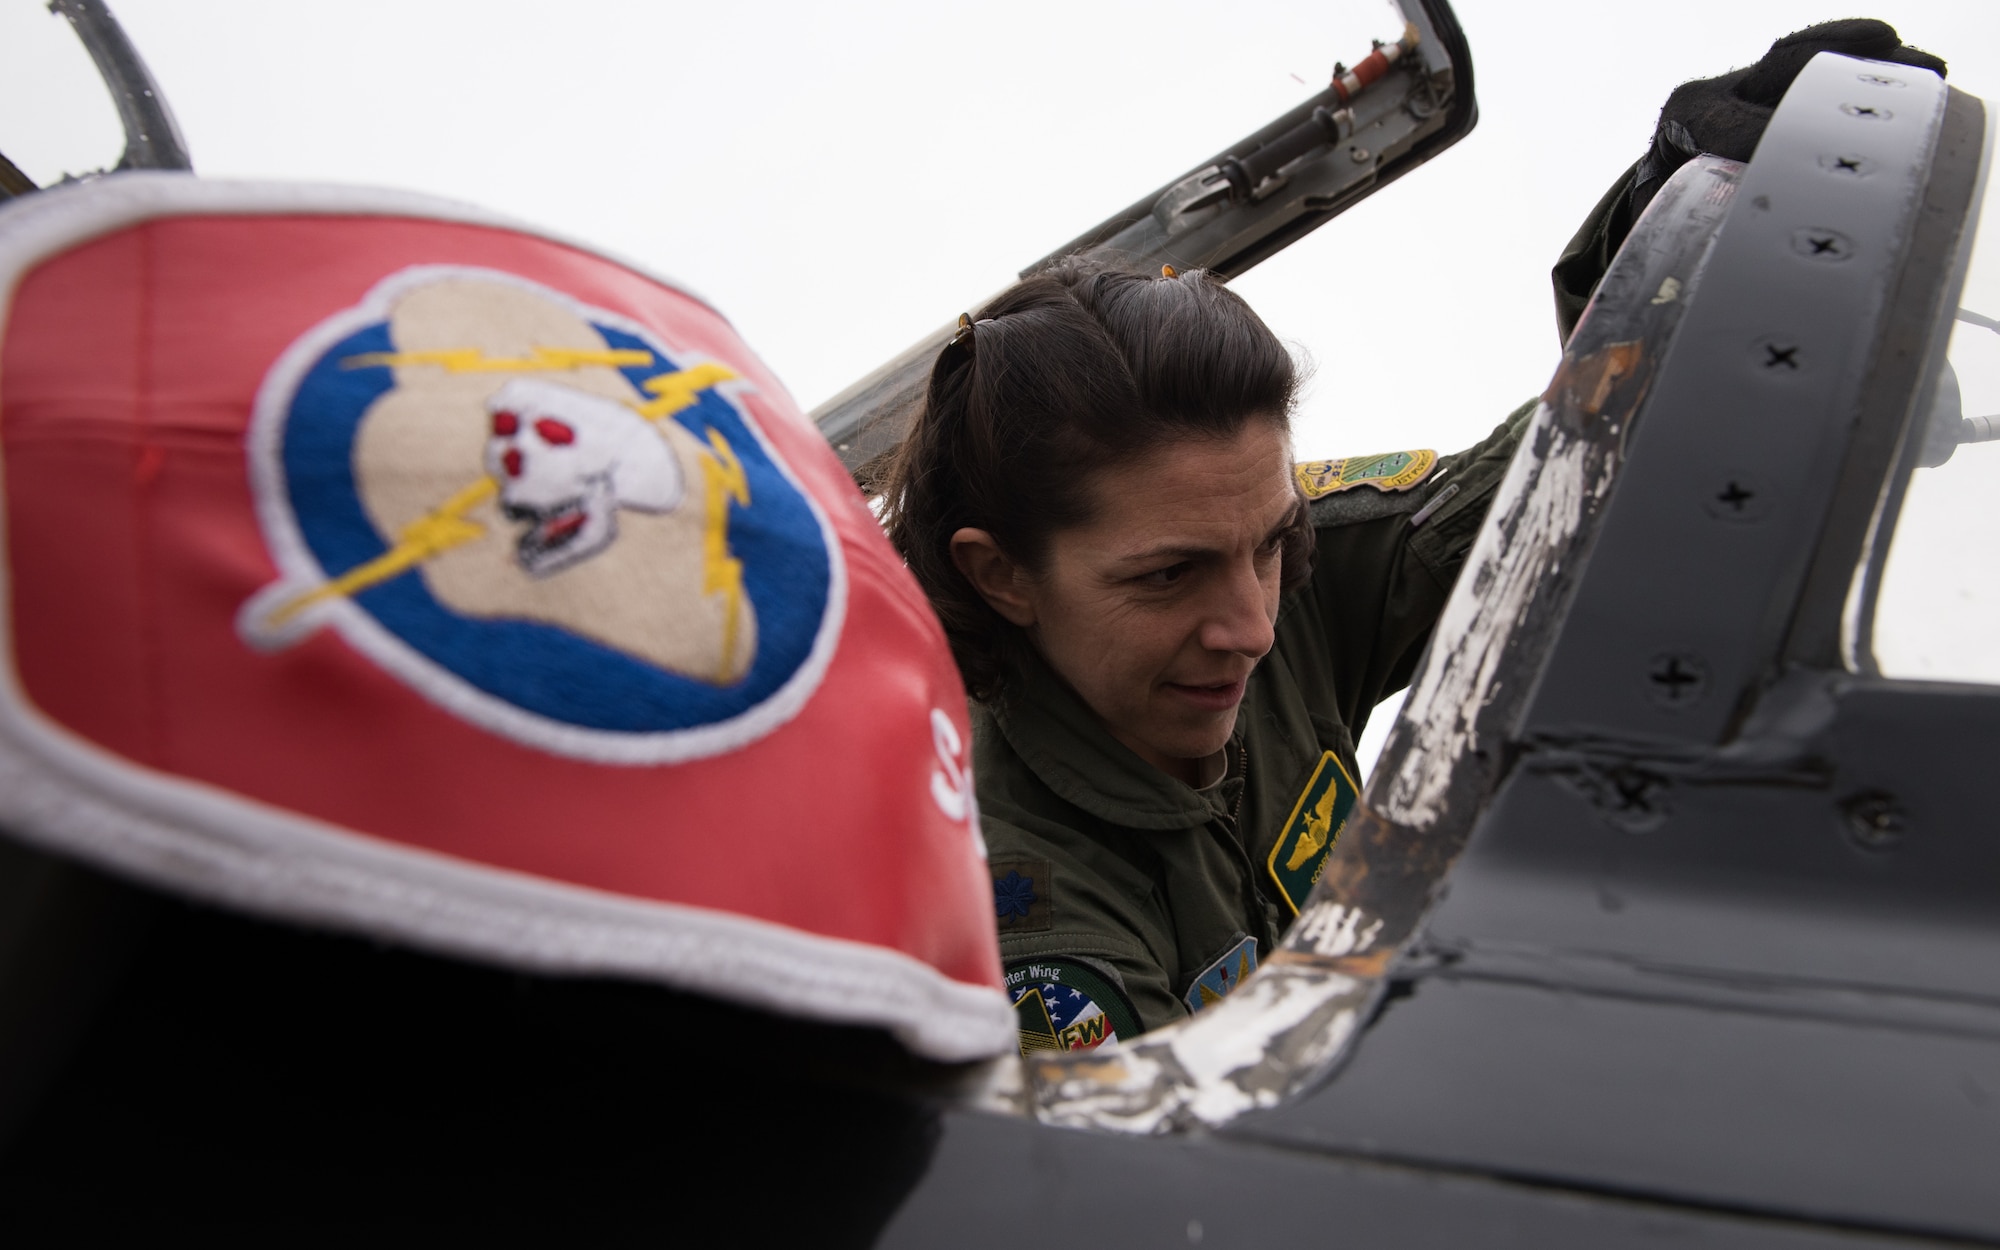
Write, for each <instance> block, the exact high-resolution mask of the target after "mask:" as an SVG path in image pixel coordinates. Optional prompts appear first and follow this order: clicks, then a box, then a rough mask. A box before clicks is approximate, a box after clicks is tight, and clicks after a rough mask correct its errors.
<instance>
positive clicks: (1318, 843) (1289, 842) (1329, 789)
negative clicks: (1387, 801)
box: [1268, 751, 1360, 916]
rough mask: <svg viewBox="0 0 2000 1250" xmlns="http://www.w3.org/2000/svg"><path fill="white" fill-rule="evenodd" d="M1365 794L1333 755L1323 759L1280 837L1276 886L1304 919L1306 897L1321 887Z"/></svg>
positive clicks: (1275, 851)
mask: <svg viewBox="0 0 2000 1250" xmlns="http://www.w3.org/2000/svg"><path fill="white" fill-rule="evenodd" d="M1359 793H1360V787H1358V786H1356V785H1355V784H1354V779H1353V778H1352V777H1349V776H1348V775H1347V770H1346V769H1345V768H1342V767H1341V766H1340V760H1339V758H1338V757H1337V756H1335V755H1334V753H1333V752H1331V751H1328V752H1327V753H1326V754H1325V755H1322V756H1320V758H1319V766H1318V767H1317V768H1314V769H1313V774H1312V779H1311V780H1309V781H1307V782H1306V788H1305V792H1304V793H1302V794H1300V795H1299V801H1298V805H1297V806H1296V807H1294V808H1292V815H1291V818H1290V819H1288V820H1286V821H1285V828H1284V832H1282V833H1280V834H1279V835H1278V844H1277V845H1276V846H1274V847H1272V848H1271V858H1270V860H1269V861H1268V863H1269V867H1270V870H1271V880H1272V881H1274V882H1276V883H1277V886H1278V893H1279V894H1280V895H1281V896H1282V897H1283V898H1284V900H1285V902H1286V903H1287V904H1289V905H1290V906H1291V909H1292V914H1293V915H1295V916H1296V915H1297V914H1298V912H1299V906H1300V905H1301V904H1303V903H1304V902H1305V899H1306V895H1307V894H1309V893H1311V891H1312V888H1313V886H1314V885H1315V884H1317V883H1318V881H1319V874H1320V873H1321V872H1322V871H1324V870H1325V868H1326V856H1327V853H1328V852H1329V851H1331V850H1332V849H1333V844H1334V843H1335V842H1336V841H1337V840H1339V838H1340V831H1341V829H1342V827H1343V826H1345V825H1346V824H1347V817H1348V815H1349V814H1350V813H1351V812H1353V811H1354V800H1355V797H1356V796H1357V795H1358V794H1359Z"/></svg>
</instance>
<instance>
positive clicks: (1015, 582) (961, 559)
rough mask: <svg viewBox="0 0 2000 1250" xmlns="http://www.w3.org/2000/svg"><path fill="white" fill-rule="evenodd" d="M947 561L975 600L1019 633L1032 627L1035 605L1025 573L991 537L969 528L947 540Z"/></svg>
mask: <svg viewBox="0 0 2000 1250" xmlns="http://www.w3.org/2000/svg"><path fill="white" fill-rule="evenodd" d="M951 560H952V563H953V564H956V565H957V566H958V571H959V572H961V573H963V574H965V580H966V581H968V582H971V583H972V588H973V589H974V590H976V591H978V592H979V597H980V598H982V599H984V600H986V602H987V603H989V604H991V605H992V607H993V610H994V611H995V612H998V613H999V614H1000V615H1001V616H1002V617H1004V618H1005V619H1006V620H1008V621H1011V622H1013V623H1014V624H1016V625H1019V626H1020V627H1021V628H1023V629H1027V628H1028V627H1029V626H1031V625H1033V624H1034V623H1035V601H1034V597H1033V596H1032V595H1031V594H1030V593H1029V580H1028V576H1027V571H1026V570H1025V569H1023V568H1022V567H1021V566H1020V565H1018V564H1016V563H1015V562H1014V559H1013V557H1011V556H1009V555H1008V554H1007V553H1006V552H1004V551H1002V550H1001V549H1000V544H999V543H997V542H995V541H993V535H991V534H989V533H987V532H986V531H985V530H978V529H973V528H971V527H970V526H967V527H966V528H964V529H962V530H959V531H958V532H957V533H955V534H953V535H952V536H951Z"/></svg>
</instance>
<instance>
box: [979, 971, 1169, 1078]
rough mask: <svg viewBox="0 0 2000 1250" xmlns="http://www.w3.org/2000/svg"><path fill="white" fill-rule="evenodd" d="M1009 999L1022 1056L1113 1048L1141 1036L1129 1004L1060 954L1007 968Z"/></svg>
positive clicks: (1099, 976)
mask: <svg viewBox="0 0 2000 1250" xmlns="http://www.w3.org/2000/svg"><path fill="white" fill-rule="evenodd" d="M1007 996H1008V997H1009V998H1011V999H1012V1000H1013V1001H1014V1016H1015V1020H1016V1022H1017V1023H1018V1025H1019V1027H1020V1030H1021V1055H1022V1057H1024V1058H1033V1057H1034V1056H1035V1055H1037V1054H1045V1053H1051V1052H1055V1053H1060V1052H1065V1051H1072V1050H1095V1049H1097V1048H1099V1047H1103V1046H1110V1047H1114V1048H1115V1047H1116V1045H1117V1043H1118V1039H1120V1038H1125V1039H1128V1040H1129V1039H1131V1038H1134V1037H1137V1036H1138V1035H1139V1032H1140V1030H1139V1013H1138V1011H1137V1010H1136V1009H1135V1008H1134V1007H1133V1006H1132V1000H1131V999H1129V998H1127V997H1125V992H1124V991H1123V990H1121V989H1119V988H1118V986H1116V985H1115V984H1113V983H1112V981H1111V979H1110V978H1109V977H1107V976H1105V975H1104V974H1102V973H1100V972H1098V971H1097V970H1096V969H1095V968H1092V967H1091V966H1090V965H1088V964H1086V963H1084V962H1082V961H1081V960H1077V959H1066V958H1063V957H1061V956H1056V957H1051V958H1043V957H1037V958H1033V959H1019V960H1016V961H1014V962H1013V963H1010V964H1008V965H1007Z"/></svg>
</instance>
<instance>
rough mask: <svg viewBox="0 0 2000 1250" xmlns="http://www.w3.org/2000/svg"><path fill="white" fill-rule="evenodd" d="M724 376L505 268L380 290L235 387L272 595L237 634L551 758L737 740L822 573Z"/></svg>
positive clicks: (798, 668) (811, 609) (828, 569)
mask: <svg viewBox="0 0 2000 1250" xmlns="http://www.w3.org/2000/svg"><path fill="white" fill-rule="evenodd" d="M743 385H744V384H743V383H741V382H738V381H737V379H736V375H735V373H734V372H733V371H732V370H730V369H729V368H728V367H726V366H724V365H722V364H719V363H716V362H712V361H694V360H688V359H682V358H681V357H680V356H679V355H678V354H676V353H675V352H673V351H671V350H669V349H668V348H667V347H666V346H664V345H663V344H661V343H660V342H658V341H657V339H656V338H655V336H653V335H652V334H651V333H650V332H648V331H647V330H646V329H645V328H644V327H641V326H639V325H636V324H634V323H632V322H630V321H628V320H626V319H625V318H622V317H619V316H617V315H616V314H613V313H610V312H607V311H604V310H602V309H595V308H591V307H588V306H586V305H583V304H581V303H579V302H578V301H576V300H574V299H572V298H570V297H569V296H567V295H564V294H563V293H561V292H558V291H555V290H553V289H551V288H548V287H546V286H542V285H540V284H537V283H533V282H529V281H527V280H525V279H522V278H519V277H517V276H514V275H511V274H506V273H502V272H498V271H493V270H481V269H466V268H455V267H442V266H439V267H420V268H415V269H409V270H404V271H403V272H401V273H397V274H394V275H391V276H390V277H388V278H386V279H384V280H383V281H382V282H380V283H378V284H377V285H376V287H375V288H374V290H372V291H370V292H369V294H368V295H367V296H366V297H365V298H364V299H363V300H362V301H361V303H360V304H358V305H356V306H355V307H353V308H350V309H346V310H343V311H340V312H338V313H336V314H334V315H333V316H331V317H329V318H328V319H327V320H325V321H323V322H322V323H320V324H319V325H318V326H316V327H315V328H314V329H313V330H311V331H309V332H308V333H307V334H305V335H304V336H302V337H301V338H300V339H299V340H298V341H297V342H296V343H294V344H293V345H292V347H291V348H290V349H289V350H288V351H287V352H286V353H285V354H284V356H283V357H282V358H281V359H280V360H279V361H278V363H277V364H276V365H274V366H273V368H272V370H271V372H270V374H269V376H268V377H267V378H266V380H265V384H264V387H263V389H262V391H261V392H260V394H259V397H258V406H257V413H256V417H255V424H254V426H253V430H252V440H251V441H252V450H251V457H252V464H251V470H252V480H253V482H254V484H255V488H256V491H257V497H258V500H257V501H258V509H259V518H260V521H261V523H262V528H263V530H264V536H265V540H266V543H267V545H268V546H269V548H270V550H271V554H272V557H273V559H274V560H275V562H276V563H277V565H278V568H279V570H280V576H279V578H278V580H277V581H275V582H273V583H272V584H271V585H269V586H267V587H265V588H264V589H263V590H262V591H260V592H259V593H258V594H257V595H256V596H254V597H253V598H252V599H251V600H250V601H249V602H248V603H246V604H245V605H244V608H243V611H242V613H241V615H240V616H239V621H238V625H239V630H240V632H241V633H242V634H243V636H244V638H245V639H246V640H247V641H249V642H250V643H251V644H252V645H253V646H257V647H259V648H262V649H266V650H277V649H282V648H286V647H290V646H294V645H297V644H299V643H300V642H302V641H304V640H305V639H307V638H310V637H312V636H313V635H314V634H316V633H318V632H319V631H321V630H323V629H328V628H331V629H333V630H335V631H337V632H338V633H340V634H341V635H342V636H343V637H344V638H345V639H346V640H347V641H348V642H349V643H351V644H353V645H354V646H356V647H358V648H359V649H361V650H362V651H363V652H365V653H367V654H369V655H370V656H371V657H372V658H374V659H375V660H376V661H377V662H378V663H380V664H382V666H383V667H385V668H387V669H388V670H390V671H391V672H393V673H395V674H396V675H397V676H399V677H401V678H402V679H404V680H405V681H407V682H409V683H410V684H411V685H413V686H415V687H417V688H418V689H419V690H420V691H422V692H423V693H425V694H426V695H428V696H430V697H432V698H433V699H435V700H436V701H437V702H439V703H442V704H443V705H445V706H446V707H448V708H450V709H451V710H453V711H455V712H457V713H459V714H460V715H463V716H465V717H467V718H468V719H471V720H474V721H476V722H479V723H481V724H483V725H484V726H485V727H487V728H489V729H493V730H496V731H498V732H501V733H505V734H508V735H509V736H512V737H515V738H517V739H521V740H523V741H527V742H530V743H532V744H534V745H537V746H541V747H543V748H545V749H550V750H555V751H558V752H562V753H565V754H576V755H583V756H587V757H598V758H606V759H615V760H621V761H629V762H653V761H660V760H673V759H685V758H694V757H698V756H701V755H706V754H710V753H713V752H714V751H717V750H726V749H730V748H732V747H734V746H738V745H741V744H742V743H743V742H744V741H747V740H749V739H751V738H754V737H757V736H760V735H761V734H762V733H764V732H768V730H769V729H770V728H772V727H774V726H775V725H776V724H778V723H781V722H782V720H783V719H784V718H785V716H786V715H788V713H789V711H790V710H792V709H795V708H796V706H797V705H798V704H799V703H801V702H802V701H803V695H804V693H807V692H808V691H807V690H805V689H802V687H810V685H812V684H813V683H814V682H816V680H817V677H818V669H820V668H822V667H823V665H824V662H825V658H826V656H825V652H826V651H827V650H828V647H827V646H826V645H824V644H825V643H826V642H827V641H828V638H829V631H830V629H831V628H832V627H834V626H835V625H836V624H837V622H835V621H833V620H832V619H831V618H832V617H833V616H834V615H835V614H836V613H837V610H838V604H837V593H836V591H837V577H838V569H837V566H836V564H835V561H836V560H837V558H838V557H837V554H836V551H837V547H836V544H835V543H834V542H833V541H832V539H831V537H830V532H829V530H828V528H827V525H826V520H825V518H824V517H823V516H822V515H821V514H820V513H819V510H818V507H817V505H816V504H815V503H814V502H813V501H812V500H811V498H810V497H809V496H808V495H807V494H806V493H805V492H804V491H803V490H802V489H800V487H799V485H798V483H797V482H796V480H795V479H794V478H793V477H792V475H791V473H790V471H789V469H788V468H787V467H786V466H785V465H784V464H783V463H782V462H781V461H780V459H779V457H778V455H777V453H776V451H775V449H773V448H772V447H771V445H770V444H769V443H768V442H767V441H766V440H765V439H764V437H763V436H762V433H761V431H759V430H758V429H757V427H756V425H755V423H754V421H753V420H752V418H751V416H750V414H749V413H748V412H747V411H746V410H745V409H744V408H743V406H742V405H741V404H740V403H738V402H737V399H736V398H735V395H734V394H732V392H733V391H735V390H739V389H740V388H741V387H742V386H743ZM802 552H803V553H805V554H806V555H807V556H809V557H810V558H808V559H805V560H801V558H800V556H801V553H802Z"/></svg>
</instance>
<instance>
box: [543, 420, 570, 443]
mask: <svg viewBox="0 0 2000 1250" xmlns="http://www.w3.org/2000/svg"><path fill="white" fill-rule="evenodd" d="M535 433H537V434H539V435H541V436H542V441H543V442H545V443H553V444H555V445H556V446H558V447H566V446H568V445H569V444H571V443H574V442H575V441H576V431H575V430H573V429H571V428H570V427H569V426H567V425H564V424H563V423H562V422H560V421H557V420H556V419H554V418H553V417H543V418H542V419H541V420H539V421H537V422H535Z"/></svg>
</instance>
